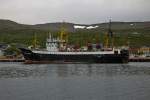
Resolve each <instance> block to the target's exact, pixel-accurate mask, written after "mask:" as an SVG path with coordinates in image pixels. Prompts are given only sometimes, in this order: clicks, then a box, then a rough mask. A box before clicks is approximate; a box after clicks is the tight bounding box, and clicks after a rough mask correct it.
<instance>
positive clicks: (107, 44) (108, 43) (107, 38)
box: [105, 20, 114, 48]
mask: <svg viewBox="0 0 150 100" xmlns="http://www.w3.org/2000/svg"><path fill="white" fill-rule="evenodd" d="M110 38H111V40H110ZM109 47H112V48H113V47H114V37H113V32H112V30H111V20H110V21H109V25H108V32H107V33H106V34H105V48H109Z"/></svg>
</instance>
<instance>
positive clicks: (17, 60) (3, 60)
mask: <svg viewBox="0 0 150 100" xmlns="http://www.w3.org/2000/svg"><path fill="white" fill-rule="evenodd" d="M24 61H25V60H24V59H0V62H24Z"/></svg>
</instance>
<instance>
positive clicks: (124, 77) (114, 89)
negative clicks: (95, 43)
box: [0, 62, 150, 100]
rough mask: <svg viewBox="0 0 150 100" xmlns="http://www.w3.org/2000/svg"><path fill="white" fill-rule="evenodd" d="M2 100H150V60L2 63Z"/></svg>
mask: <svg viewBox="0 0 150 100" xmlns="http://www.w3.org/2000/svg"><path fill="white" fill-rule="evenodd" d="M0 100H150V63H129V64H40V65H38V64H31V65H26V64H22V63H16V62H15V63H14V62H9V63H2V62H1V63H0Z"/></svg>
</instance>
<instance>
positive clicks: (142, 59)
mask: <svg viewBox="0 0 150 100" xmlns="http://www.w3.org/2000/svg"><path fill="white" fill-rule="evenodd" d="M129 62H150V57H130V58H129Z"/></svg>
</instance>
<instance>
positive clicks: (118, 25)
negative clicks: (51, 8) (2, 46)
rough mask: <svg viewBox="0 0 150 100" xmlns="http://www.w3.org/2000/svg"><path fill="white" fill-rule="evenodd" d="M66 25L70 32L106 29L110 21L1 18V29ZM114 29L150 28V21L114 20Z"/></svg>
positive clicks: (56, 27) (55, 27) (43, 28)
mask: <svg viewBox="0 0 150 100" xmlns="http://www.w3.org/2000/svg"><path fill="white" fill-rule="evenodd" d="M62 25H64V27H65V28H66V29H67V30H68V31H69V32H74V31H76V30H106V29H107V28H108V23H98V24H91V25H86V24H74V23H65V24H62V23H59V22H57V23H45V24H36V25H25V24H19V23H16V22H14V21H11V20H3V19H1V20H0V31H1V30H22V29H34V30H46V31H49V30H50V31H59V30H60V28H61V26H62ZM112 29H114V30H129V29H130V30H131V29H148V30H149V29H150V22H112Z"/></svg>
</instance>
